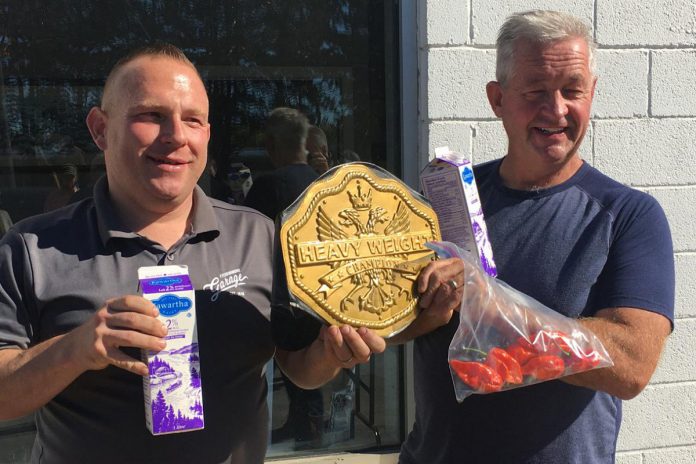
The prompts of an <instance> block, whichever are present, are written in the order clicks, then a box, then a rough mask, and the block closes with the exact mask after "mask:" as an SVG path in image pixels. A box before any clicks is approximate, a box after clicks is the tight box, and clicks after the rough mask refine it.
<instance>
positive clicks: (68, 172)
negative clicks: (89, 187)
mask: <svg viewBox="0 0 696 464" xmlns="http://www.w3.org/2000/svg"><path fill="white" fill-rule="evenodd" d="M51 176H52V177H53V181H54V183H55V188H53V189H52V190H50V191H49V192H48V194H47V195H46V200H45V201H44V211H53V210H54V209H58V208H60V207H62V206H65V205H67V204H68V203H69V202H70V199H71V198H72V196H73V195H74V194H75V193H76V192H77V191H79V190H80V187H79V186H78V183H77V167H75V165H73V164H64V165H62V166H59V167H58V169H56V170H54V171H53V172H52V173H51Z"/></svg>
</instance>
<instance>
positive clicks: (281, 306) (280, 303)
mask: <svg viewBox="0 0 696 464" xmlns="http://www.w3.org/2000/svg"><path fill="white" fill-rule="evenodd" d="M278 223H279V221H276V224H277V229H280V226H279V224H278ZM279 235H280V233H279V230H277V231H276V234H275V237H276V240H275V244H274V247H273V248H274V250H273V290H272V293H271V328H272V331H273V341H274V342H275V345H276V347H278V348H280V349H282V350H287V351H297V350H301V349H303V348H305V347H307V346H309V345H311V344H312V342H313V341H314V340H315V339H316V338H317V337H318V336H319V330H320V329H321V326H322V323H321V321H319V320H318V319H317V318H315V317H314V316H312V315H310V314H309V313H307V312H306V311H304V310H302V309H301V308H300V307H299V305H298V304H297V302H296V301H294V299H293V297H292V296H291V295H290V291H289V290H288V285H287V280H286V277H285V264H284V263H283V255H282V252H281V248H280V243H279V241H278V237H279Z"/></svg>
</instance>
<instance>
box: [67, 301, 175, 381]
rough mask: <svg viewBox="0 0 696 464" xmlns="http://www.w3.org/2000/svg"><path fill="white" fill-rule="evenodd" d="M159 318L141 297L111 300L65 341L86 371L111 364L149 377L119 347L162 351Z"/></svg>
mask: <svg viewBox="0 0 696 464" xmlns="http://www.w3.org/2000/svg"><path fill="white" fill-rule="evenodd" d="M158 314H159V312H158V311H157V308H156V307H155V305H154V304H152V303H151V302H150V301H148V300H146V299H145V298H143V297H140V296H136V295H127V296H122V297H120V298H114V299H111V300H108V301H107V302H106V304H105V305H104V306H103V307H102V308H100V309H99V310H98V311H97V312H96V313H95V314H94V315H93V316H92V317H91V318H90V320H89V321H87V322H85V323H84V324H82V325H81V326H80V327H78V328H76V329H75V330H73V331H72V332H70V333H68V334H66V335H65V338H67V339H70V344H71V345H72V346H73V347H74V348H75V351H74V353H75V354H76V355H77V356H79V357H80V358H79V359H80V362H81V363H82V364H83V366H84V368H85V370H97V369H104V368H105V367H107V366H108V365H109V364H113V365H114V366H116V367H120V368H121V369H125V370H127V371H130V372H133V373H134V374H139V375H148V368H147V365H145V363H143V362H142V361H140V360H138V359H135V358H132V357H130V356H128V355H126V354H125V353H124V352H123V351H121V350H120V347H134V348H140V349H145V350H154V351H158V350H162V349H164V347H165V346H166V344H165V341H164V339H163V337H164V336H165V335H166V334H167V329H166V327H165V326H164V324H162V322H161V321H160V320H159V319H157V315H158ZM65 341H66V342H67V341H68V340H65Z"/></svg>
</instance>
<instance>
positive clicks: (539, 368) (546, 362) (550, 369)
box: [522, 354, 565, 380]
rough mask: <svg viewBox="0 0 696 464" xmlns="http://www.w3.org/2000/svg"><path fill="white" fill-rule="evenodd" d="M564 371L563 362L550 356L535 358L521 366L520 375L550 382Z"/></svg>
mask: <svg viewBox="0 0 696 464" xmlns="http://www.w3.org/2000/svg"><path fill="white" fill-rule="evenodd" d="M563 371H565V364H564V363H563V360H562V359H561V358H560V357H558V356H556V355H552V354H545V355H541V356H536V357H534V358H532V359H530V360H529V361H527V362H526V363H525V364H524V365H523V366H522V373H523V374H524V375H530V376H532V377H534V378H536V379H538V380H550V379H555V378H556V377H560V376H561V375H562V374H563Z"/></svg>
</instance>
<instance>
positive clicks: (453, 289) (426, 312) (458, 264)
mask: <svg viewBox="0 0 696 464" xmlns="http://www.w3.org/2000/svg"><path fill="white" fill-rule="evenodd" d="M464 266H465V263H464V261H462V260H461V259H459V258H449V259H440V260H437V261H433V262H431V263H430V264H428V265H427V266H426V267H425V268H423V270H422V271H421V272H420V274H419V275H418V280H417V281H416V290H417V291H418V294H419V295H420V300H419V302H418V305H419V306H420V309H421V311H420V314H419V315H418V317H417V318H416V320H415V321H413V322H412V323H411V325H409V326H408V327H407V328H406V329H405V330H404V331H403V332H401V333H398V334H396V335H395V336H393V337H391V338H389V340H388V341H389V344H399V343H405V342H407V341H409V340H412V339H414V338H416V337H419V336H421V335H425V334H427V333H430V332H432V331H433V330H435V329H437V328H439V327H442V326H443V325H445V324H447V323H448V322H449V321H450V319H452V316H453V315H454V313H455V311H459V308H460V306H461V304H462V296H463V294H464Z"/></svg>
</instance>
